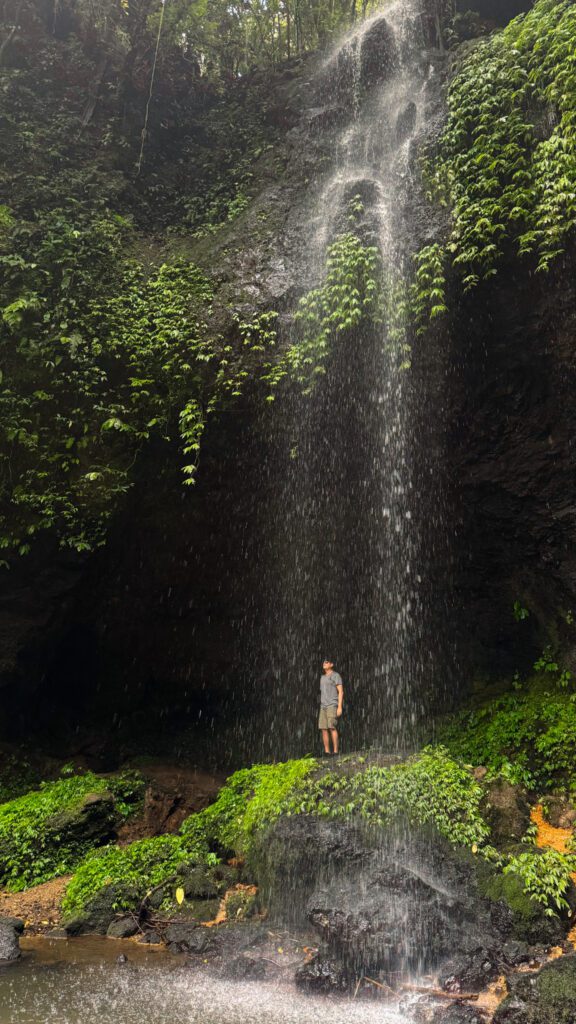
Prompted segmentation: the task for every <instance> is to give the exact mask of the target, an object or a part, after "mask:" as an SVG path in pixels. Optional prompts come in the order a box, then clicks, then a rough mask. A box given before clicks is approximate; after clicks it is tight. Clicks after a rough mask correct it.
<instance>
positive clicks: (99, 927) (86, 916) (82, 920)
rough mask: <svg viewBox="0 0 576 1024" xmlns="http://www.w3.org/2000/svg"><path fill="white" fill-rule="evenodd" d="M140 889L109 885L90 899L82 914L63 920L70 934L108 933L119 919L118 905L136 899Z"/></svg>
mask: <svg viewBox="0 0 576 1024" xmlns="http://www.w3.org/2000/svg"><path fill="white" fill-rule="evenodd" d="M137 899H138V890H137V889H135V888H134V887H133V886H128V885H119V884H114V885H108V886H106V888H105V889H101V890H100V892H98V893H97V894H96V896H95V897H94V899H92V900H90V901H89V902H88V903H87V904H86V906H85V908H84V911H83V913H82V914H79V915H78V916H77V917H74V918H69V919H68V920H67V921H64V922H63V927H64V928H65V929H66V931H67V933H68V935H88V934H91V933H94V932H95V933H97V934H98V935H106V933H107V931H108V928H109V926H110V925H111V924H112V922H113V921H116V920H117V908H118V905H119V904H120V905H122V903H121V901H126V900H129V901H131V902H132V901H135V900H137Z"/></svg>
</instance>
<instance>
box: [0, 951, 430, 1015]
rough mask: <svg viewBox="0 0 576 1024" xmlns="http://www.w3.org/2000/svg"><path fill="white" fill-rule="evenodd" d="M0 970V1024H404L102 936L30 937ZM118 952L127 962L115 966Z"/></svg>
mask: <svg viewBox="0 0 576 1024" xmlns="http://www.w3.org/2000/svg"><path fill="white" fill-rule="evenodd" d="M23 945H24V946H25V950H24V954H23V957H22V959H21V960H20V961H19V962H18V963H16V964H13V965H10V966H6V967H4V968H2V969H0V1024H142V1022H146V1024H410V1018H409V1017H407V1016H405V1015H403V1014H402V1013H400V1012H399V1011H398V1010H396V1009H392V1008H389V1007H387V1006H385V1005H384V1004H383V1003H381V1002H378V1003H374V1004H372V1003H367V1002H363V1001H360V1000H357V1001H354V1000H352V999H349V998H341V999H340V998H339V999H331V998H321V997H311V996H306V995H303V994H301V993H299V992H297V991H296V990H295V989H294V987H293V986H292V985H291V984H290V983H288V982H278V983H275V982H273V981H271V982H233V981H224V980H222V979H220V978H218V977H216V976H215V975H214V974H213V973H212V972H211V970H210V968H209V967H208V966H206V968H204V969H203V968H202V966H196V967H190V966H189V965H188V964H187V963H186V961H185V960H184V959H183V958H178V957H172V956H170V955H169V954H167V953H165V952H163V951H162V952H160V951H156V950H150V949H147V948H146V947H143V946H137V945H136V944H132V943H130V944H126V943H122V944H120V943H115V942H114V941H112V940H106V939H90V940H88V941H83V940H78V939H77V940H74V941H73V942H66V941H56V940H52V941H50V940H46V939H44V940H28V941H25V942H24V943H23ZM119 952H122V953H125V954H127V955H128V958H129V962H128V963H123V964H118V963H117V962H116V957H117V956H118V954H119Z"/></svg>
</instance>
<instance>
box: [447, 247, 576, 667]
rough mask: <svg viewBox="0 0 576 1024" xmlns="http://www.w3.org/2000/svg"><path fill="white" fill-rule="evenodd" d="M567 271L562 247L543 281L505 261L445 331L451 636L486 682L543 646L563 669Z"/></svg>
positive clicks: (569, 537)
mask: <svg viewBox="0 0 576 1024" xmlns="http://www.w3.org/2000/svg"><path fill="white" fill-rule="evenodd" d="M575 267H576V253H575V251H574V249H573V248H572V249H571V251H569V252H568V253H567V254H566V255H565V256H564V257H561V258H559V259H558V261H557V263H556V265H555V266H554V268H553V270H552V271H551V272H550V273H549V274H548V275H544V274H536V273H534V272H533V271H532V270H531V268H530V267H529V266H528V265H525V266H519V265H517V264H514V263H512V264H510V263H509V264H508V265H505V266H503V267H502V268H501V270H500V271H499V273H498V276H497V277H496V278H495V279H493V280H492V281H491V282H490V285H489V286H484V287H481V288H479V289H478V290H477V291H476V292H474V293H472V294H471V295H470V296H469V297H468V298H466V299H465V300H462V301H461V302H460V303H459V306H458V311H457V316H456V318H455V321H454V326H453V331H454V335H455V347H454V351H455V353H456V359H455V364H454V368H453V378H452V387H451V394H450V401H451V403H452V409H451V414H450V419H451V423H452V434H451V451H452V458H451V468H452V473H453V481H454V491H455V493H456V494H457V496H458V500H459V515H458V520H459V521H457V522H456V523H455V529H456V531H457V538H458V539H457V548H458V555H459V564H460V571H459V582H458V590H459V594H458V596H459V603H460V606H461V629H462V631H463V634H464V635H465V636H467V637H468V638H469V664H471V665H472V667H474V668H476V669H480V670H484V671H486V672H488V673H492V674H496V675H498V674H500V675H503V674H506V673H513V672H514V671H515V670H516V669H519V670H526V669H527V668H528V667H529V666H530V664H531V663H532V661H533V660H534V657H535V656H536V655H537V654H538V653H539V652H540V651H541V650H542V648H543V647H544V646H545V645H546V644H547V643H550V642H552V643H553V644H554V645H558V646H559V647H560V649H563V650H564V652H565V655H566V657H567V659H568V661H569V662H570V663H571V664H572V663H573V661H572V659H573V656H574V652H573V648H574V638H573V629H571V627H570V625H569V624H568V623H567V622H566V620H565V617H566V615H567V614H568V613H569V612H570V610H571V609H572V607H573V605H574V603H575V598H576V560H575V547H574V541H575V537H576V506H575V503H574V484H575V461H574V449H573V444H574V441H573V438H574V428H575V414H574V405H573V401H572V395H573V392H574V385H575V382H576V358H575V352H574V335H575V329H576V284H575V280H576V279H575V273H574V271H575ZM515 601H519V602H520V604H522V605H523V606H526V607H527V608H528V609H529V610H530V611H531V613H532V614H531V616H530V618H529V619H527V620H526V621H525V622H521V623H517V622H515V620H514V616H513V605H514V602H515Z"/></svg>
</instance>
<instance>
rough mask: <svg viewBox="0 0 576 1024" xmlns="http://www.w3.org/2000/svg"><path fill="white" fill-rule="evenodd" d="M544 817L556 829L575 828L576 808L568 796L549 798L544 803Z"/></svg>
mask: <svg viewBox="0 0 576 1024" xmlns="http://www.w3.org/2000/svg"><path fill="white" fill-rule="evenodd" d="M544 817H545V819H546V821H548V822H549V823H550V824H551V825H552V826H553V827H554V828H573V826H574V822H576V808H574V806H573V804H572V802H571V801H570V800H569V799H568V797H566V796H549V797H547V798H546V801H545V803H544Z"/></svg>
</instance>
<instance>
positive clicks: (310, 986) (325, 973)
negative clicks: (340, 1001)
mask: <svg viewBox="0 0 576 1024" xmlns="http://www.w3.org/2000/svg"><path fill="white" fill-rule="evenodd" d="M295 980H296V984H297V986H298V988H301V989H304V991H305V992H315V993H317V992H324V993H327V992H345V991H346V989H347V987H348V982H347V978H346V974H345V971H344V968H343V966H342V964H341V963H339V962H338V961H337V960H336V959H333V958H331V957H327V956H323V955H322V954H320V953H319V954H317V955H316V956H315V957H313V958H312V960H309V961H308V963H305V964H302V965H301V966H300V967H299V968H298V970H297V971H296V974H295Z"/></svg>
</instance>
